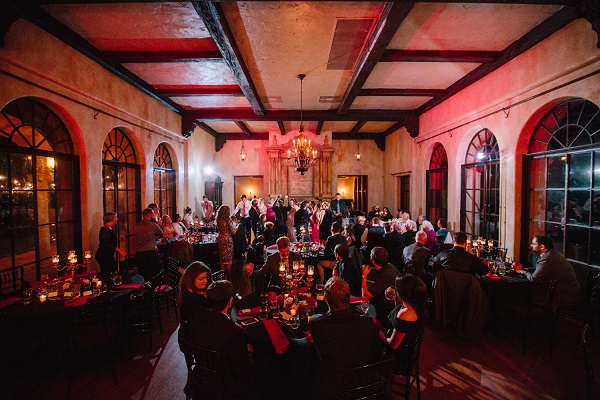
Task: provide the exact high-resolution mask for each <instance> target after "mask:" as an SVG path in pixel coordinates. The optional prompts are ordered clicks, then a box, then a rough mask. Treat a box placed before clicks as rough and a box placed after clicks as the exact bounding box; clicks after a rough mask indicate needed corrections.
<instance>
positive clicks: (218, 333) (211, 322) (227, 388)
mask: <svg viewBox="0 0 600 400" xmlns="http://www.w3.org/2000/svg"><path fill="white" fill-rule="evenodd" d="M217 218H218V216H217ZM206 297H207V299H208V304H209V306H210V309H207V310H204V311H202V312H199V313H196V314H194V315H192V316H191V317H190V318H189V319H188V321H187V324H186V325H185V326H184V330H185V333H184V334H187V340H188V341H189V342H190V343H191V344H193V345H195V346H198V347H202V348H206V349H209V350H214V351H217V352H218V354H219V360H218V363H219V367H220V368H219V372H220V377H221V379H222V380H223V385H222V386H221V388H222V389H223V390H224V394H223V397H222V398H224V399H255V398H257V394H256V388H255V386H254V379H253V374H252V368H253V367H252V364H251V360H250V355H249V354H248V343H247V341H246V335H245V334H244V331H243V330H242V328H241V327H240V326H238V325H237V324H235V323H233V322H232V321H231V320H230V319H229V316H228V314H227V313H228V310H229V308H230V307H231V305H232V302H233V300H232V299H233V286H232V284H231V282H229V281H223V280H222V281H216V282H213V283H212V284H211V285H210V286H209V287H208V289H207V290H206ZM192 398H200V397H199V393H192Z"/></svg>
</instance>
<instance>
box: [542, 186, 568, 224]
mask: <svg viewBox="0 0 600 400" xmlns="http://www.w3.org/2000/svg"><path fill="white" fill-rule="evenodd" d="M539 204H542V203H539ZM564 204H565V191H564V190H549V191H548V209H547V213H548V214H547V216H546V218H547V219H548V221H553V222H560V223H564V222H565V221H564V217H565V207H564Z"/></svg>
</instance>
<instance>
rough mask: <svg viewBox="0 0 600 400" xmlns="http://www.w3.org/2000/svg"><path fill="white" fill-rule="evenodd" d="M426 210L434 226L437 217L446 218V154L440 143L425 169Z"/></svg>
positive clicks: (434, 149)
mask: <svg viewBox="0 0 600 400" xmlns="http://www.w3.org/2000/svg"><path fill="white" fill-rule="evenodd" d="M426 204H427V212H426V215H427V217H428V218H429V220H430V221H431V222H432V223H433V225H434V226H436V223H437V221H438V219H440V218H448V156H447V155H446V149H444V146H442V145H441V144H440V143H438V144H436V145H435V147H434V148H433V153H432V154H431V160H430V161H429V169H428V170H427V203H426Z"/></svg>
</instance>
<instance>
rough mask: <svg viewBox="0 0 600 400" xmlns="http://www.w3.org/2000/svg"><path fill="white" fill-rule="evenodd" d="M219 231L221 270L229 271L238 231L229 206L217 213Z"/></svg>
mask: <svg viewBox="0 0 600 400" xmlns="http://www.w3.org/2000/svg"><path fill="white" fill-rule="evenodd" d="M217 229H218V230H219V236H218V237H217V245H218V249H219V259H220V261H221V269H222V270H226V271H229V268H231V264H232V263H233V238H232V237H233V235H235V232H236V231H237V229H236V228H234V227H233V221H232V220H231V209H230V208H229V206H225V205H223V206H221V207H219V210H218V211H217Z"/></svg>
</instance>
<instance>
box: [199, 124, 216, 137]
mask: <svg viewBox="0 0 600 400" xmlns="http://www.w3.org/2000/svg"><path fill="white" fill-rule="evenodd" d="M197 125H198V127H199V128H202V129H204V130H205V131H206V132H207V133H209V134H211V135H212V136H214V137H217V136H219V135H220V133H219V132H217V131H215V130H214V129H213V128H211V127H210V126H208V125H207V124H206V123H204V122H198V123H197Z"/></svg>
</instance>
